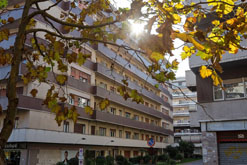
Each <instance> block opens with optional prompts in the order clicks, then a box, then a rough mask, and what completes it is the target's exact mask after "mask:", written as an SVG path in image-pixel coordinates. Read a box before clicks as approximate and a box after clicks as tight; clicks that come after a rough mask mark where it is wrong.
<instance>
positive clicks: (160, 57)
mask: <svg viewBox="0 0 247 165" xmlns="http://www.w3.org/2000/svg"><path fill="white" fill-rule="evenodd" d="M150 58H151V59H152V60H154V61H156V62H158V61H159V60H163V59H164V55H163V54H161V53H159V52H153V53H152V54H151V56H150Z"/></svg>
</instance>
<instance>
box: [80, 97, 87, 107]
mask: <svg viewBox="0 0 247 165" xmlns="http://www.w3.org/2000/svg"><path fill="white" fill-rule="evenodd" d="M88 105H89V100H88V99H85V98H82V97H78V107H82V108H84V107H85V106H88Z"/></svg>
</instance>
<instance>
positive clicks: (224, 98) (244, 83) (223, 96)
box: [212, 77, 247, 101]
mask: <svg viewBox="0 0 247 165" xmlns="http://www.w3.org/2000/svg"><path fill="white" fill-rule="evenodd" d="M238 79H241V80H242V83H243V90H244V97H239V98H226V92H225V91H224V90H221V92H222V99H215V88H216V86H214V85H213V86H212V88H213V100H214V101H224V100H241V99H245V98H247V91H246V88H247V87H246V84H247V77H241V78H235V79H227V80H223V82H222V86H223V87H224V86H225V83H224V81H226V82H230V81H234V80H238Z"/></svg>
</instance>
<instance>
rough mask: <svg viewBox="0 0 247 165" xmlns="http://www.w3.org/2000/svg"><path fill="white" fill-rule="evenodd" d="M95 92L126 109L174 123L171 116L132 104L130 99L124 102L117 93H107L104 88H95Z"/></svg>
mask: <svg viewBox="0 0 247 165" xmlns="http://www.w3.org/2000/svg"><path fill="white" fill-rule="evenodd" d="M94 92H95V93H94V94H95V95H96V96H98V97H100V98H108V99H109V100H110V101H112V102H115V103H118V104H121V105H123V106H125V107H128V108H132V109H135V110H137V111H140V112H142V113H146V114H148V115H152V116H154V117H157V118H161V119H165V120H168V121H170V122H172V119H171V117H170V116H168V115H165V114H164V113H162V112H160V111H158V110H155V109H152V108H150V107H147V106H145V105H143V104H137V103H135V102H132V101H131V100H129V99H128V100H124V98H123V97H122V96H120V95H118V94H116V93H113V92H110V91H107V90H106V89H104V88H101V87H97V86H95V91H94Z"/></svg>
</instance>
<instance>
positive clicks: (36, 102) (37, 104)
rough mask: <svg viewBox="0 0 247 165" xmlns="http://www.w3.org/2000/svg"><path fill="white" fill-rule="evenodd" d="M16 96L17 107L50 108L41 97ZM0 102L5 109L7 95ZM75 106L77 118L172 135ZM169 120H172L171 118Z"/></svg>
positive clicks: (144, 124) (160, 128) (121, 118)
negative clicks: (89, 112)
mask: <svg viewBox="0 0 247 165" xmlns="http://www.w3.org/2000/svg"><path fill="white" fill-rule="evenodd" d="M18 97H19V104H18V109H20V110H33V111H47V112H51V111H50V109H48V108H47V107H46V106H44V105H42V104H43V100H42V99H38V98H33V97H30V96H24V95H19V96H18ZM0 104H1V105H2V108H3V109H4V110H6V109H7V106H8V100H7V97H0ZM67 106H69V107H70V106H71V105H67ZM76 108H77V112H78V113H79V115H80V116H79V118H81V119H88V120H95V121H102V122H108V123H112V124H116V125H122V126H126V127H131V128H136V129H142V130H146V131H150V132H155V133H159V134H164V135H173V132H172V131H171V130H167V129H164V128H162V127H158V126H154V125H151V124H147V123H143V122H139V121H136V120H132V119H128V118H124V117H121V116H117V115H112V114H109V113H105V112H101V111H94V114H93V115H92V116H91V115H89V114H87V113H85V110H84V109H83V108H80V107H76ZM170 122H172V119H171V121H170Z"/></svg>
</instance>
